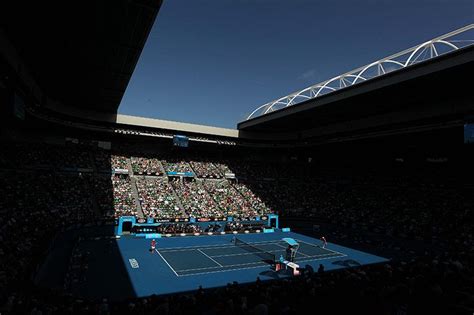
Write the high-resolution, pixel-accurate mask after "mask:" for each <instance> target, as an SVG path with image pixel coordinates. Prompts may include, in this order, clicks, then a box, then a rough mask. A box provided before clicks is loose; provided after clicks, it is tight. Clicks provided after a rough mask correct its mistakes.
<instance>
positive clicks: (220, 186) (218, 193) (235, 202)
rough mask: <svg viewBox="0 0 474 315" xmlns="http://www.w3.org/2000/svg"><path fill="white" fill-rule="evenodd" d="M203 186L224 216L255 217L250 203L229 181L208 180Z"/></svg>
mask: <svg viewBox="0 0 474 315" xmlns="http://www.w3.org/2000/svg"><path fill="white" fill-rule="evenodd" d="M203 185H204V187H205V188H206V190H207V191H208V192H209V195H210V196H212V198H213V199H214V201H215V203H216V205H217V207H218V208H219V209H220V210H221V212H222V213H223V215H222V216H226V217H227V216H233V217H250V216H253V215H255V212H254V211H253V210H252V208H251V207H250V204H249V202H248V201H247V200H246V199H245V198H244V197H243V196H242V195H241V194H240V193H239V192H238V191H237V190H236V189H235V188H234V187H233V186H232V185H231V184H230V182H229V181H228V180H225V179H224V180H220V181H215V180H206V181H204V182H203Z"/></svg>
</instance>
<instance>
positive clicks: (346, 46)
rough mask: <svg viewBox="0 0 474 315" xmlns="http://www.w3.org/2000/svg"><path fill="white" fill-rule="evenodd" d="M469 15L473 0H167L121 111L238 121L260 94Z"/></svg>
mask: <svg viewBox="0 0 474 315" xmlns="http://www.w3.org/2000/svg"><path fill="white" fill-rule="evenodd" d="M473 22H474V1H472V0H411V1H410V0H397V1H392V0H382V1H380V0H379V1H376V0H370V1H369V0H365V1H356V0H352V1H350V0H344V1H343V0H338V1H316V0H313V1H311V0H290V1H289V0H233V1H232V0H212V1H211V0H203V1H197V0H196V1H190V0H165V1H164V3H163V6H162V7H161V10H160V12H159V14H158V17H157V19H156V21H155V24H154V26H153V28H152V30H151V33H150V35H149V37H148V40H147V42H146V44H145V48H144V49H143V52H142V54H141V56H140V59H139V61H138V64H137V66H136V68H135V71H134V73H133V75H132V78H131V80H130V83H129V85H128V87H127V90H126V92H125V95H124V97H123V99H122V102H121V104H120V107H119V113H122V114H129V115H136V116H144V117H152V118H159V119H166V120H175V121H182V122H190V123H198V124H204V125H212V126H220V127H228V128H235V127H236V124H237V123H238V122H239V121H242V120H244V119H245V118H246V117H247V115H248V114H249V113H250V112H252V111H253V109H255V108H256V107H258V106H260V105H262V104H264V103H266V102H269V101H272V100H274V99H277V98H279V97H281V96H284V95H286V94H289V93H292V92H294V91H297V90H301V89H303V88H305V87H307V86H309V85H312V84H315V83H318V82H320V81H323V80H326V79H329V78H331V77H333V76H335V75H338V74H341V73H343V72H346V71H348V70H352V69H355V68H357V67H359V66H362V65H365V64H367V63H370V62H372V61H375V60H377V59H380V58H382V57H385V56H387V55H390V54H392V53H396V52H398V51H401V50H404V49H406V48H409V47H412V46H414V45H416V44H419V43H421V42H424V41H426V40H429V39H431V38H433V37H436V36H439V35H442V34H444V33H448V32H450V31H452V30H455V29H457V28H460V27H462V26H465V25H467V24H470V23H473Z"/></svg>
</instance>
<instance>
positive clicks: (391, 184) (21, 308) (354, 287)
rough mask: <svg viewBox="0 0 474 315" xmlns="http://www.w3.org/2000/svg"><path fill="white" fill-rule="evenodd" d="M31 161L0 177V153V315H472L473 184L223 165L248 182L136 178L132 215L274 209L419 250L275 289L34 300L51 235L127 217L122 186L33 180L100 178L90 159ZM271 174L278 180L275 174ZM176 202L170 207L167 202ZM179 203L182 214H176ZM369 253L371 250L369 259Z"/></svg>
mask: <svg viewBox="0 0 474 315" xmlns="http://www.w3.org/2000/svg"><path fill="white" fill-rule="evenodd" d="M31 150H32V151H34V152H37V151H38V150H39V151H40V152H43V153H28V150H27V149H26V148H25V147H21V148H18V150H17V152H16V153H15V154H19V155H22V156H23V158H22V159H19V160H17V161H20V162H19V163H24V165H23V164H20V167H16V168H15V169H12V168H11V165H14V162H15V160H13V159H12V158H11V156H16V155H13V154H5V153H1V154H0V163H1V164H2V166H3V167H5V168H7V169H2V170H0V195H1V196H2V198H0V214H1V215H0V258H1V260H2V261H5V262H14V263H5V264H2V268H1V269H0V288H1V289H0V312H1V313H2V314H3V313H7V314H8V313H21V314H25V313H26V314H28V313H29V314H49V313H54V314H67V313H103V314H108V313H131V314H137V313H141V314H148V313H162V314H212V313H215V314H220V313H225V314H301V313H304V312H306V311H307V309H313V310H314V309H315V307H320V309H317V310H319V311H320V312H322V313H325V312H331V313H337V314H339V313H348V312H356V313H364V314H421V313H423V314H439V313H442V314H464V313H466V314H471V313H472V310H473V309H474V297H473V291H474V290H473V288H474V285H473V283H474V272H473V267H472V266H473V265H474V264H473V262H474V255H473V252H474V237H473V232H472V222H474V214H473V212H472V208H473V205H474V187H473V186H472V184H470V183H465V182H461V181H459V180H457V179H452V181H449V180H446V177H445V176H444V175H443V176H440V177H439V178H433V177H434V176H433V177H431V176H430V175H429V174H421V175H420V174H418V173H416V175H413V176H405V175H403V174H382V175H381V174H378V175H377V176H372V175H371V174H362V175H353V174H351V175H350V176H349V175H346V174H345V173H344V172H342V171H341V172H336V173H334V174H329V175H324V176H320V177H317V178H313V179H307V178H305V179H304V180H302V179H301V178H298V177H296V178H293V179H292V180H287V179H282V178H277V179H276V180H262V179H264V178H271V177H272V176H275V171H273V174H272V173H271V171H270V170H267V168H266V167H265V166H263V164H265V163H261V164H260V165H259V167H257V166H258V165H253V166H252V164H248V165H242V166H241V167H240V168H239V167H235V166H233V164H236V162H226V161H221V162H222V164H217V163H214V162H212V165H215V166H216V168H217V169H219V170H221V172H222V165H226V166H227V167H228V168H229V169H231V170H232V172H233V173H235V174H236V175H237V176H240V173H239V172H240V170H242V171H243V172H244V173H245V175H246V176H248V177H249V178H251V179H252V180H247V181H245V182H243V181H239V183H233V182H230V181H228V180H225V179H221V180H212V179H205V180H204V179H191V180H189V179H184V180H183V179H180V178H176V179H173V180H172V183H171V184H169V183H166V182H165V181H164V179H163V180H162V179H158V178H157V179H138V180H137V181H136V185H137V189H138V193H139V198H140V200H141V206H142V209H143V211H144V212H145V214H146V215H147V216H151V217H161V216H164V217H170V218H171V217H175V216H181V215H184V216H195V217H223V216H225V215H228V214H235V215H236V216H242V217H247V216H255V215H261V214H266V213H268V212H270V209H278V212H279V214H281V215H282V217H299V218H300V219H301V220H302V221H307V220H310V219H314V220H315V221H316V222H319V224H321V225H324V224H325V223H327V224H330V225H335V226H336V225H337V226H338V227H341V228H345V230H346V231H353V232H352V234H356V233H357V235H358V238H359V239H360V241H361V242H364V241H367V242H368V241H369V236H368V235H371V234H369V233H376V234H382V235H385V236H388V237H390V238H393V239H400V240H402V241H404V242H405V241H408V240H415V241H419V242H422V244H423V248H422V249H421V250H420V251H413V254H410V255H411V257H410V258H409V259H403V260H401V259H399V258H398V257H394V259H393V260H392V261H391V262H389V263H387V264H384V265H378V266H364V267H360V266H358V267H352V268H349V269H345V270H344V271H340V272H323V271H321V272H319V273H313V272H312V270H311V268H306V269H305V271H304V274H303V275H302V276H301V277H296V278H291V279H287V280H283V281H281V280H278V281H276V280H275V281H265V282H261V281H256V282H255V283H252V284H250V285H239V284H229V285H228V286H227V287H225V288H218V289H210V290H203V289H199V290H197V291H196V292H192V293H185V294H178V295H172V296H168V297H156V296H151V297H147V298H141V299H133V300H128V301H118V302H110V301H107V300H103V299H100V300H98V301H94V300H87V299H79V298H77V297H71V296H67V295H58V294H57V293H53V292H49V291H48V290H37V289H35V288H34V286H32V285H31V283H30V282H29V278H30V276H31V274H32V273H33V272H34V271H35V269H36V267H37V265H38V263H39V262H40V261H41V260H42V259H43V258H44V257H43V256H44V251H45V250H46V249H47V248H48V246H49V245H50V243H51V240H52V239H53V238H54V236H55V235H56V233H58V232H59V231H61V230H62V229H64V228H67V227H69V226H71V225H75V224H78V223H86V222H91V221H95V220H97V219H99V218H101V217H103V214H104V213H105V214H108V215H109V216H110V215H111V212H110V211H111V208H112V211H113V212H112V213H113V215H114V216H116V217H118V216H120V215H136V214H137V208H136V204H135V200H134V198H133V193H132V181H131V179H130V176H127V175H99V174H93V173H92V174H91V173H89V172H86V173H80V172H77V171H71V172H59V171H51V170H45V169H44V168H45V165H49V166H48V167H51V166H53V165H57V166H58V169H61V168H63V167H66V168H75V169H77V168H81V167H84V168H90V167H92V165H95V166H96V167H97V168H99V165H100V164H101V163H102V162H97V161H101V160H103V159H102V158H101V157H99V158H98V159H94V158H93V157H94V155H95V154H96V152H97V151H87V150H85V149H84V148H71V147H68V146H64V147H60V148H59V147H56V148H52V149H51V150H49V155H54V158H52V159H51V161H54V163H52V162H51V161H48V159H47V157H48V154H46V153H45V152H44V151H42V149H41V148H40V147H34V146H33V147H32V148H31ZM18 152H20V153H18ZM58 152H60V153H59V154H57V153H58ZM81 152H82V153H81ZM99 155H100V154H99ZM94 161H96V162H94ZM183 161H184V159H183V160H182V161H181V162H176V161H175V162H173V163H171V164H169V163H168V164H166V166H168V167H169V169H173V170H180V171H182V170H183V167H182V166H183V165H188V167H189V164H187V163H186V162H183ZM56 162H57V164H55V163H56ZM45 163H47V164H45ZM111 163H112V167H114V165H121V164H120V163H125V164H127V161H126V158H123V157H118V158H116V157H112V159H111ZM183 163H184V164H183ZM242 164H245V163H242ZM191 165H192V166H193V168H194V164H193V163H192V162H191ZM166 166H165V167H166ZM253 167H255V169H254V171H252V168H253ZM32 168H33V169H34V170H32ZM35 168H37V169H35ZM184 169H185V168H184ZM278 169H280V170H284V169H285V167H284V164H283V165H280V167H279V168H278ZM196 172H198V171H197V170H196ZM201 174H202V173H201ZM198 176H199V175H198ZM260 176H264V177H260ZM175 193H176V195H177V197H178V198H179V199H176V200H175V199H172V198H171V197H173V198H175V197H174V196H175ZM170 198H171V199H170ZM166 202H168V203H166ZM180 202H181V203H182V205H183V208H184V209H181V208H180V207H179V206H178V204H179V203H180ZM95 204H96V205H95ZM170 205H174V206H170ZM96 206H97V207H96ZM167 206H169V208H166V207H167ZM96 210H99V211H96ZM215 228H216V227H215V226H213V227H208V229H209V230H214V229H215ZM220 228H221V227H220ZM242 228H245V226H244V225H243V224H242V222H239V221H235V222H229V223H228V224H227V225H226V227H225V229H226V230H229V231H233V230H241V229H242ZM161 229H162V231H161V232H162V233H196V232H203V231H202V229H201V228H199V226H198V225H197V224H190V223H178V224H166V225H162V226H161ZM205 230H206V229H204V231H205ZM341 233H342V232H341ZM345 233H347V232H345ZM349 237H351V236H350V235H349ZM19 240H21V241H19ZM404 244H405V246H406V248H403V250H404V251H405V252H407V251H408V252H410V253H411V248H408V246H411V245H410V244H411V243H409V242H405V243H404ZM377 250H378V248H377V246H374V247H373V248H372V251H374V252H377ZM71 259H72V265H79V266H81V265H83V264H82V263H83V262H84V261H87V257H86V258H84V257H82V256H81V255H79V256H74V255H73V257H72V258H71ZM78 270H79V271H80V267H79V269H78ZM69 276H70V277H68V279H67V282H66V283H67V286H69V287H70V286H71V285H72V284H73V283H74V282H75V281H81V272H77V273H76V272H74V271H72V270H70V273H69ZM341 300H342V301H344V303H340V301H341ZM318 302H320V303H318Z"/></svg>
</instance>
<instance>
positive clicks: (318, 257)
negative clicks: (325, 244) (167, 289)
mask: <svg viewBox="0 0 474 315" xmlns="http://www.w3.org/2000/svg"><path fill="white" fill-rule="evenodd" d="M329 255H332V256H333V257H341V256H334V254H321V255H317V256H308V257H310V258H313V259H309V260H308V259H306V260H298V261H296V262H299V261H314V260H319V259H329V258H332V257H325V258H321V257H324V256H329ZM255 264H262V262H261V261H254V262H251V263H243V264H235V265H225V266H222V267H223V268H226V267H235V266H247V265H255ZM263 265H268V264H266V263H265V264H263ZM214 268H217V267H201V268H192V269H180V270H178V272H183V271H191V270H206V269H214ZM232 270H236V269H232Z"/></svg>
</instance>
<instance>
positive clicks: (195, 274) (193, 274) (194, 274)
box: [178, 255, 347, 277]
mask: <svg viewBox="0 0 474 315" xmlns="http://www.w3.org/2000/svg"><path fill="white" fill-rule="evenodd" d="M344 256H347V255H344ZM339 257H341V256H334V257H326V258H321V259H316V260H325V259H331V258H339ZM314 260H315V259H306V260H300V261H297V263H300V262H308V261H314ZM263 267H265V266H255V267H246V268H234V269H226V270H216V271H208V272H199V273H190V274H187V275H179V276H178V277H187V276H197V275H206V274H211V273H218V272H226V271H234V270H245V269H255V268H263Z"/></svg>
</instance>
